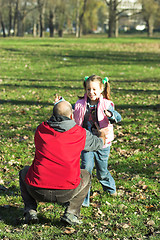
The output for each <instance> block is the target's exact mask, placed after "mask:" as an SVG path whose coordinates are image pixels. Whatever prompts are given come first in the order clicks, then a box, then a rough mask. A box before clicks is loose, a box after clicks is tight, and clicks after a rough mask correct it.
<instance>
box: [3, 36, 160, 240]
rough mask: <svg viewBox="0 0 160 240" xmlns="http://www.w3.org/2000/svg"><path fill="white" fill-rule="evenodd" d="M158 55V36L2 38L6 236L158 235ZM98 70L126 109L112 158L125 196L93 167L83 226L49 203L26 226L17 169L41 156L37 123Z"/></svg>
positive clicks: (78, 92) (71, 98) (122, 109)
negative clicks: (109, 188)
mask: <svg viewBox="0 0 160 240" xmlns="http://www.w3.org/2000/svg"><path fill="white" fill-rule="evenodd" d="M159 59H160V43H159V39H147V38H130V37H129V38H119V39H107V38H105V37H101V38H100V37H97V38H86V37H84V38H82V39H76V38H74V39H73V38H63V39H59V38H54V39H47V38H46V39H33V38H23V39H21V38H12V39H10V38H6V39H5V40H4V39H0V88H1V93H0V104H1V123H0V126H1V128H0V142H1V148H0V153H1V155H0V170H1V171H0V196H1V197H0V205H1V207H0V229H3V230H0V239H6V238H7V239H11V240H12V239H13V240H15V239H20V240H21V239H36V240H37V239H117V240H118V239H143V238H147V239H158V238H159V224H160V221H159V220H160V219H159V215H158V213H159V210H160V209H159V190H160V189H159V176H160V170H159V137H158V136H159V120H160V119H159V115H158V110H159V96H160V91H159V83H160V60H159ZM94 73H95V74H98V75H100V76H102V77H105V76H108V77H109V79H110V84H111V93H112V100H113V102H114V103H115V107H116V109H117V110H118V111H119V112H120V113H121V115H122V122H121V124H118V125H115V126H114V128H115V140H114V141H113V145H112V148H111V155H110V159H109V169H110V171H111V173H112V175H113V176H114V178H115V181H116V185H117V190H118V193H119V197H118V198H117V199H112V198H111V197H110V196H109V195H108V194H106V193H104V192H103V190H102V187H101V185H100V184H99V182H98V180H97V178H96V171H94V173H93V178H92V198H91V203H92V204H91V206H90V207H89V208H82V211H81V215H82V217H83V220H84V224H83V225H82V226H80V227H73V229H67V228H66V227H65V226H64V225H62V224H61V223H60V217H61V215H62V214H63V212H64V208H63V207H62V206H59V205H57V204H47V203H45V204H43V203H40V204H39V207H38V211H39V217H40V223H39V224H38V225H35V226H27V225H25V224H23V220H22V219H21V218H22V214H23V210H22V209H23V202H22V199H21V196H20V189H19V183H18V172H19V170H20V169H22V168H23V166H25V165H30V164H31V162H32V160H33V158H34V132H35V129H36V127H37V125H38V124H40V123H41V122H42V121H45V120H47V119H48V118H49V117H50V116H51V114H52V109H53V101H54V95H55V93H58V94H60V95H63V96H64V97H65V99H66V100H68V101H70V102H71V103H75V101H77V99H78V97H77V96H78V95H83V93H84V90H83V79H84V76H86V75H91V74H94ZM106 201H107V202H106ZM108 203H109V204H111V205H109V204H108ZM67 230H68V232H67Z"/></svg>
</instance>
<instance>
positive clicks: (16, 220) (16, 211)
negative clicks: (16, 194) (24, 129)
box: [0, 204, 65, 227]
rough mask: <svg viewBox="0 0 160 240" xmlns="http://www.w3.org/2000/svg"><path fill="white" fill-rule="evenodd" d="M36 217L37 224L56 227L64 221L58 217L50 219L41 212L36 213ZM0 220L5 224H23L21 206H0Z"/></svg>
mask: <svg viewBox="0 0 160 240" xmlns="http://www.w3.org/2000/svg"><path fill="white" fill-rule="evenodd" d="M15 205H16V204H15ZM38 218H39V224H48V225H50V224H52V225H54V226H57V227H60V226H63V225H65V223H63V222H61V219H60V218H55V219H53V220H51V219H49V218H46V217H44V216H43V214H42V213H38ZM0 221H3V222H4V223H5V224H7V225H11V226H18V225H22V224H24V223H25V222H24V218H23V208H20V207H17V206H13V205H3V206H0Z"/></svg>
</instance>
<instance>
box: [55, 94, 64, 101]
mask: <svg viewBox="0 0 160 240" xmlns="http://www.w3.org/2000/svg"><path fill="white" fill-rule="evenodd" d="M61 98H62V96H59V95H58V94H57V93H56V94H55V99H54V103H57V102H59V100H60V99H61Z"/></svg>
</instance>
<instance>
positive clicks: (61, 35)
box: [58, 29, 63, 37]
mask: <svg viewBox="0 0 160 240" xmlns="http://www.w3.org/2000/svg"><path fill="white" fill-rule="evenodd" d="M58 36H59V37H63V30H62V29H59V30H58Z"/></svg>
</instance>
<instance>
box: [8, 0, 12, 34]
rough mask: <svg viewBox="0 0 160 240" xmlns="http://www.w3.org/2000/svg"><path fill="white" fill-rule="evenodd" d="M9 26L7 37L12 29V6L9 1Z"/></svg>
mask: <svg viewBox="0 0 160 240" xmlns="http://www.w3.org/2000/svg"><path fill="white" fill-rule="evenodd" d="M8 19H9V26H8V37H9V36H10V34H11V28H12V6H11V1H10V2H9V16H8Z"/></svg>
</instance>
